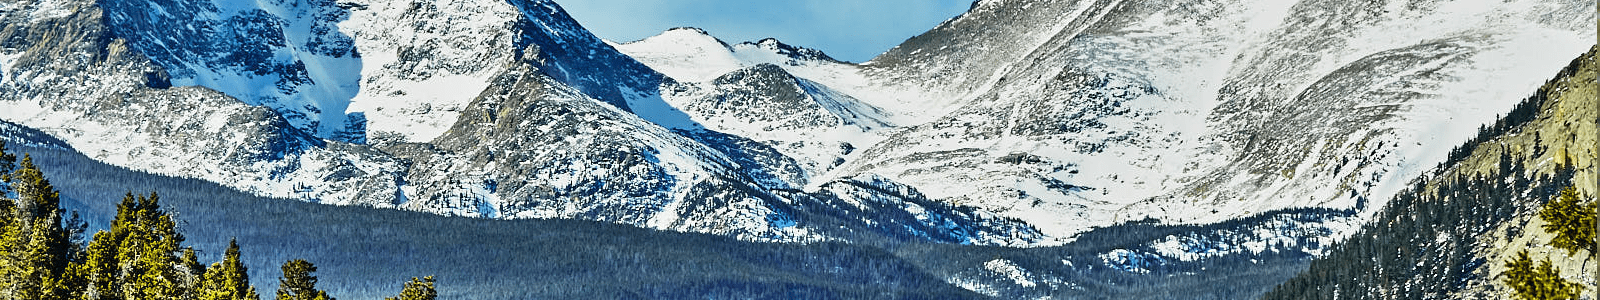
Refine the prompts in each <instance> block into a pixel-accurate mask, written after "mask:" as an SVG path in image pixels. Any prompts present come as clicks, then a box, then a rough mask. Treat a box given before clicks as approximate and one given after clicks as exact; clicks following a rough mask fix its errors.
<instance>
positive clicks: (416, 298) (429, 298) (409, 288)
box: [384, 276, 439, 300]
mask: <svg viewBox="0 0 1600 300" xmlns="http://www.w3.org/2000/svg"><path fill="white" fill-rule="evenodd" d="M438 297H439V292H437V291H434V290H433V276H428V277H423V278H422V279H420V280H419V279H417V278H416V277H411V281H408V282H406V284H405V286H403V287H401V288H400V296H396V297H391V298H384V299H386V300H433V299H434V298H438Z"/></svg>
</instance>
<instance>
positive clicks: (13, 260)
mask: <svg viewBox="0 0 1600 300" xmlns="http://www.w3.org/2000/svg"><path fill="white" fill-rule="evenodd" d="M0 196H3V197H0V297H3V298H8V299H41V300H56V299H59V300H120V299H182V300H190V299H193V300H244V299H251V300H259V299H261V296H260V294H259V293H258V292H257V291H256V288H255V287H254V286H252V285H250V277H249V273H248V270H247V268H246V267H245V265H244V263H243V262H242V261H241V260H240V255H241V254H240V249H239V245H238V244H237V243H236V242H233V241H230V242H229V245H228V248H227V249H226V250H225V252H224V255H223V258H222V261H219V262H215V263H212V264H210V265H205V264H202V263H200V262H199V259H198V258H197V255H196V254H195V249H194V248H192V247H187V246H184V245H183V242H184V237H183V234H182V232H180V230H178V227H177V222H175V221H174V219H175V218H174V216H173V214H171V213H169V212H167V211H165V210H163V209H162V206H161V200H160V199H161V198H160V196H159V195H158V194H157V193H155V192H151V193H149V194H144V195H135V194H133V193H131V192H129V193H127V194H126V195H125V196H124V197H123V199H122V201H121V202H120V203H118V204H117V213H116V215H115V217H114V218H113V219H112V220H111V222H110V223H111V224H110V227H109V228H108V229H106V230H100V231H98V232H95V233H94V234H93V235H92V236H91V237H90V238H89V239H88V240H87V241H85V240H84V238H83V237H84V233H86V232H85V231H86V230H85V229H86V228H87V224H86V223H85V222H83V221H81V220H80V219H79V218H78V216H77V214H76V213H68V212H67V211H66V210H64V209H62V208H61V197H60V192H59V191H57V190H56V189H55V187H54V186H52V185H51V184H50V181H49V180H48V179H46V178H45V176H44V172H42V171H40V170H39V168H38V166H36V165H35V164H34V163H33V158H32V157H31V156H28V155H24V156H23V157H22V158H21V159H20V160H18V159H17V157H16V156H15V155H14V154H10V153H8V152H7V151H6V148H5V143H4V142H3V141H0ZM282 271H283V273H282V277H280V278H279V283H280V285H279V286H278V289H277V291H276V292H275V293H274V299H277V300H332V299H334V298H333V297H330V296H329V295H328V294H327V292H325V291H323V290H319V289H317V287H316V284H317V278H316V276H315V275H313V273H315V272H316V271H317V267H316V266H314V265H313V264H312V263H311V262H308V261H305V260H301V259H292V260H289V261H287V262H285V263H284V264H283V267H282ZM437 295H438V293H437V292H436V291H435V290H434V279H433V277H432V276H428V277H424V278H421V279H418V278H412V279H411V281H409V282H406V283H404V284H403V285H402V287H401V292H400V294H399V295H398V296H396V297H391V298H389V299H397V300H421V299H434V298H435V297H437Z"/></svg>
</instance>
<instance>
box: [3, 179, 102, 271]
mask: <svg viewBox="0 0 1600 300" xmlns="http://www.w3.org/2000/svg"><path fill="white" fill-rule="evenodd" d="M6 179H7V181H9V184H10V188H11V190H13V191H15V192H16V195H17V199H14V202H13V205H8V206H6V207H5V208H8V209H9V210H10V213H9V214H8V216H7V217H8V218H9V219H10V220H8V221H7V222H5V223H6V224H5V227H4V231H3V232H0V244H3V245H0V248H4V249H3V250H0V252H3V253H0V254H4V257H0V295H5V296H10V297H13V298H19V299H69V298H74V297H75V295H76V294H77V292H78V291H77V290H75V289H73V288H72V286H71V285H72V283H75V282H79V281H81V280H79V279H80V278H78V277H77V276H76V274H74V273H73V272H69V263H71V262H72V261H73V260H75V259H77V254H78V253H79V252H78V245H77V244H76V243H74V242H73V240H74V237H75V235H76V232H77V230H81V229H80V228H82V227H81V226H79V225H77V224H76V218H73V219H71V220H63V219H62V217H63V211H62V210H61V208H60V206H61V198H60V196H61V195H60V193H59V192H57V191H56V190H55V187H53V186H51V185H50V181H49V180H47V179H45V178H44V172H41V171H40V170H39V168H38V166H36V165H34V164H33V157H31V156H27V155H24V156H23V158H22V162H21V164H20V165H19V166H18V168H16V169H15V170H13V171H12V172H11V173H10V175H9V176H8V177H7V178H6ZM0 202H3V201H0ZM69 222H70V223H69Z"/></svg>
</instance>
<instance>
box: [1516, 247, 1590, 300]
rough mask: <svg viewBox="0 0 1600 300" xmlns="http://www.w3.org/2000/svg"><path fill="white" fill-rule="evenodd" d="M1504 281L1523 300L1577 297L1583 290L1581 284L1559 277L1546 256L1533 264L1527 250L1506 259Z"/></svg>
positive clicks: (1551, 299)
mask: <svg viewBox="0 0 1600 300" xmlns="http://www.w3.org/2000/svg"><path fill="white" fill-rule="evenodd" d="M1503 275H1504V276H1505V283H1506V285H1508V286H1511V288H1512V289H1513V290H1515V291H1516V293H1515V294H1514V295H1515V296H1516V297H1517V298H1518V299H1525V300H1556V299H1577V298H1578V294H1579V293H1581V292H1583V286H1579V285H1578V284H1576V283H1572V282H1567V280H1566V279H1562V278H1561V272H1559V271H1557V270H1556V268H1555V267H1554V266H1552V265H1551V264H1550V259H1548V258H1546V259H1543V260H1541V261H1540V262H1539V266H1538V267H1537V268H1535V267H1534V266H1533V260H1532V259H1530V258H1528V251H1527V250H1523V251H1522V252H1518V253H1517V257H1515V258H1512V259H1511V260H1510V261H1506V271H1505V273H1504V274H1503Z"/></svg>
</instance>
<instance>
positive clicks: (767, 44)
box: [734, 37, 839, 61]
mask: <svg viewBox="0 0 1600 300" xmlns="http://www.w3.org/2000/svg"><path fill="white" fill-rule="evenodd" d="M742 48H753V49H761V50H765V51H770V52H772V53H775V54H778V55H781V56H784V57H788V58H790V59H794V60H803V61H839V60H837V59H833V57H830V56H828V54H827V53H823V52H822V50H817V49H811V48H806V47H800V46H794V45H789V44H785V43H783V42H782V41H778V39H776V38H770V37H769V38H764V39H761V40H759V41H755V42H743V43H739V45H735V46H734V50H735V51H739V50H741V49H742Z"/></svg>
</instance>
